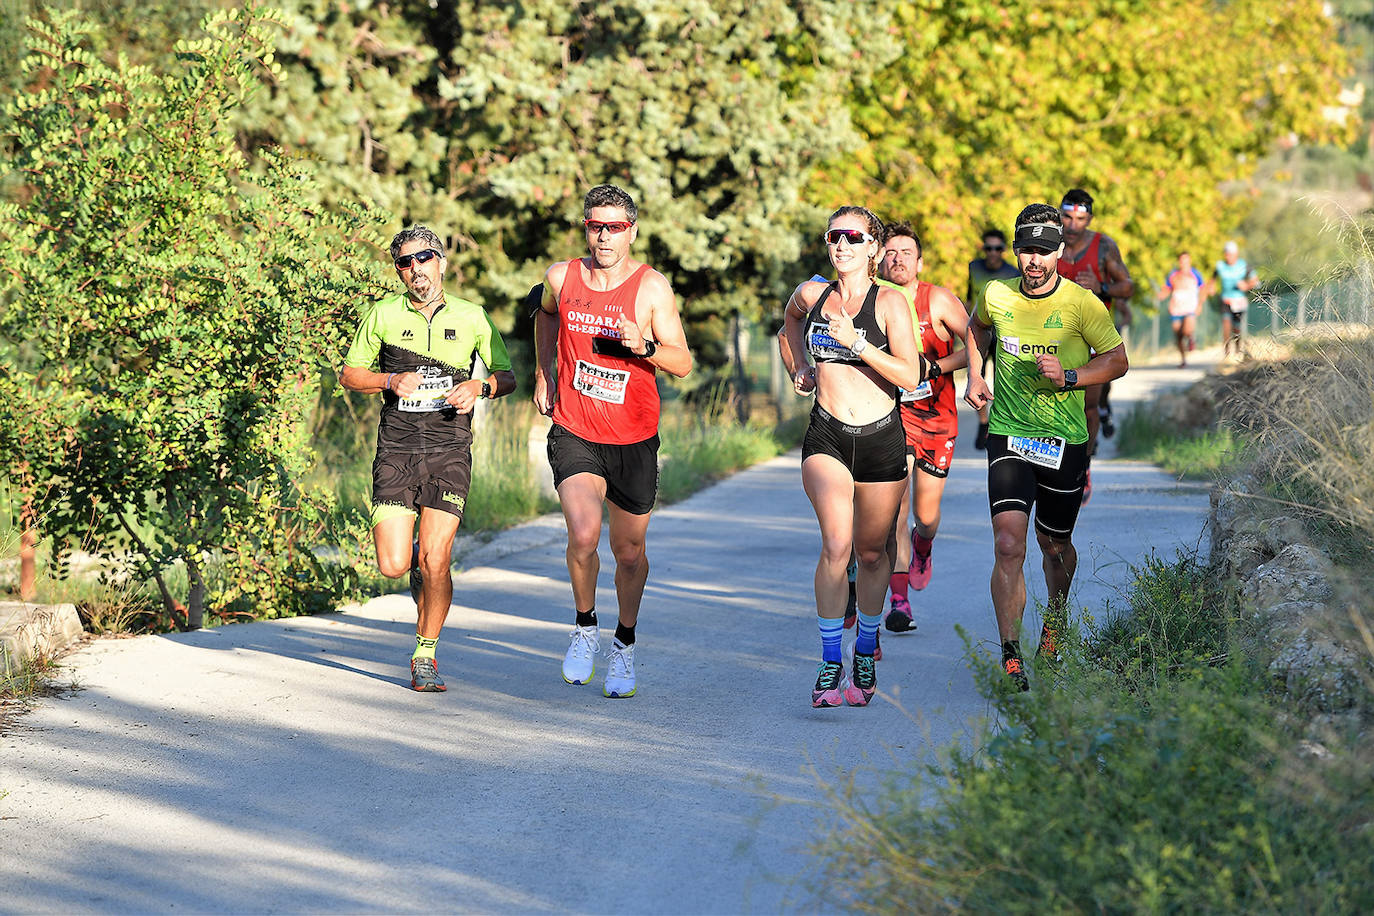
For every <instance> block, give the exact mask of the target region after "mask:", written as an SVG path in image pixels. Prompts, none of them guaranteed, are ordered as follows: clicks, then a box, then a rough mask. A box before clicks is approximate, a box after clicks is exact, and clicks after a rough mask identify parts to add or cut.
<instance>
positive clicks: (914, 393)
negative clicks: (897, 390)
mask: <svg viewBox="0 0 1374 916" xmlns="http://www.w3.org/2000/svg"><path fill="white" fill-rule="evenodd" d="M928 397H930V380H929V379H926V380H925V381H924V382H922V383H921V384H919V385H917V386H916V387H915V388H913V389H911V390H910V391H907V390H906V389H905V388H903V389H902V402H903V403H904V404H909V403H911V402H912V401H924V400H925V399H926V398H928Z"/></svg>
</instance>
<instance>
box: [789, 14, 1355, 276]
mask: <svg viewBox="0 0 1374 916" xmlns="http://www.w3.org/2000/svg"><path fill="white" fill-rule="evenodd" d="M890 7H891V9H892V10H893V15H894V19H895V20H896V22H897V23H898V27H899V30H900V36H901V39H902V43H903V54H902V56H901V57H900V58H899V59H898V60H896V61H895V62H893V63H892V64H891V65H890V66H889V67H887V68H886V69H885V70H884V71H883V72H882V73H881V74H879V76H878V77H877V78H876V79H875V80H874V82H873V84H872V86H871V88H868V89H860V90H859V91H858V92H857V93H856V94H855V123H856V125H857V126H858V127H859V129H860V130H861V131H862V132H863V134H864V135H865V137H866V138H867V141H868V142H867V144H866V146H865V147H864V148H863V149H862V151H861V154H860V155H859V156H858V157H854V156H846V157H844V158H841V159H837V160H834V161H833V162H832V163H830V164H829V165H828V166H827V167H826V168H825V170H824V181H823V182H822V183H821V184H820V185H818V187H817V189H816V192H815V194H814V199H816V200H818V201H821V202H825V203H831V202H837V201H839V200H842V199H855V198H857V199H860V200H867V201H870V202H871V203H872V204H873V206H874V207H875V208H876V209H878V211H879V213H880V214H881V215H885V216H892V217H898V218H909V219H912V220H913V221H914V222H915V224H917V225H918V226H919V228H920V229H921V231H922V232H923V236H924V239H923V240H924V241H926V243H927V254H926V258H927V263H928V265H929V267H930V268H931V275H932V277H933V278H934V279H936V281H937V282H944V283H947V284H953V285H954V286H955V288H956V289H957V288H959V286H961V285H962V280H963V265H964V264H965V263H966V262H967V261H968V259H969V258H970V257H971V255H972V253H973V251H974V248H975V247H976V245H977V241H978V236H979V234H980V232H981V230H982V229H983V227H984V226H998V227H1001V228H1003V229H1004V230H1009V229H1010V228H1011V226H1010V224H1011V222H1012V220H1013V218H1014V217H1015V215H1016V213H1017V212H1018V211H1019V210H1020V208H1021V207H1022V206H1023V205H1024V204H1026V203H1030V202H1032V201H1048V202H1050V203H1052V204H1057V203H1058V202H1059V199H1060V197H1061V196H1062V194H1063V193H1064V191H1065V190H1067V189H1069V188H1071V187H1083V188H1085V189H1087V190H1088V191H1089V193H1091V194H1093V195H1094V197H1095V198H1096V199H1097V202H1098V205H1099V206H1098V208H1097V213H1098V216H1097V218H1096V220H1095V221H1094V228H1097V229H1101V230H1103V231H1106V232H1108V233H1109V234H1110V235H1112V236H1113V237H1115V238H1116V239H1117V240H1118V241H1119V242H1120V243H1121V246H1122V248H1123V250H1124V252H1125V254H1126V257H1127V263H1128V265H1129V266H1131V267H1132V269H1133V271H1134V272H1135V273H1136V274H1137V275H1143V276H1146V277H1149V276H1154V275H1155V274H1160V275H1162V272H1163V270H1164V268H1165V265H1166V264H1168V263H1169V262H1170V261H1172V259H1173V258H1174V256H1176V254H1177V253H1178V251H1179V250H1180V247H1181V246H1191V247H1193V248H1194V249H1201V250H1204V251H1211V250H1219V248H1220V245H1221V242H1222V241H1223V240H1224V238H1225V237H1226V235H1227V233H1228V232H1229V231H1230V230H1232V229H1233V228H1234V226H1235V225H1236V223H1237V222H1238V219H1239V217H1240V216H1241V215H1242V214H1243V212H1244V211H1245V209H1246V207H1247V205H1248V201H1247V199H1246V198H1245V197H1244V196H1241V197H1228V196H1227V194H1226V193H1225V192H1224V191H1223V185H1224V184H1225V183H1226V182H1231V181H1234V180H1236V179H1239V178H1243V177H1245V176H1247V175H1248V174H1249V172H1250V170H1251V168H1252V167H1253V164H1254V163H1255V162H1256V161H1257V160H1258V158H1259V157H1260V156H1261V155H1263V154H1264V153H1265V152H1267V151H1268V150H1269V149H1271V148H1272V146H1273V144H1274V142H1275V140H1276V139H1278V138H1280V137H1283V136H1286V135H1288V134H1290V133H1291V134H1292V135H1293V136H1295V137H1297V138H1302V139H1305V140H1332V139H1342V138H1344V137H1345V132H1344V130H1343V129H1342V128H1340V127H1338V126H1337V125H1334V124H1330V123H1327V122H1324V121H1323V120H1322V118H1321V109H1320V106H1321V105H1322V104H1323V103H1325V102H1328V101H1330V100H1331V99H1333V98H1334V97H1335V94H1336V92H1337V90H1338V88H1339V85H1338V78H1339V77H1340V76H1341V75H1342V74H1343V73H1344V72H1345V68H1346V60H1345V55H1344V53H1343V51H1342V50H1341V48H1340V46H1339V45H1338V44H1337V43H1336V41H1335V37H1336V33H1335V25H1334V23H1333V22H1332V20H1331V19H1330V18H1328V17H1327V16H1326V15H1325V13H1324V12H1323V8H1322V4H1321V3H1320V2H1319V0H1285V2H1282V3H1274V2H1272V0H1229V2H1225V3H1216V2H1213V0H1013V2H1000V0H999V2H993V0H897V2H893V3H891V4H890ZM1142 285H1143V284H1142Z"/></svg>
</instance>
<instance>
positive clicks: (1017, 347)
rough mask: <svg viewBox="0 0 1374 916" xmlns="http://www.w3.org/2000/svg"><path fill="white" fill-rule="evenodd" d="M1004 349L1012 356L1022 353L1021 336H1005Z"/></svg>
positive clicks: (1003, 340) (1003, 339)
mask: <svg viewBox="0 0 1374 916" xmlns="http://www.w3.org/2000/svg"><path fill="white" fill-rule="evenodd" d="M1002 349H1003V350H1004V351H1006V352H1007V353H1010V354H1011V355H1012V356H1019V355H1020V354H1021V338H1019V337H1003V338H1002Z"/></svg>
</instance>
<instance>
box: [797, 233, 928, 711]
mask: <svg viewBox="0 0 1374 916" xmlns="http://www.w3.org/2000/svg"><path fill="white" fill-rule="evenodd" d="M882 236H883V224H882V221H881V220H879V219H878V217H876V216H874V215H873V214H872V213H871V212H869V211H868V210H866V209H865V208H863V207H841V208H840V209H838V210H836V211H835V213H834V214H833V215H832V216H831V217H830V223H829V225H828V227H827V229H826V233H825V243H826V251H827V252H829V254H830V263H831V266H833V267H834V268H835V272H836V274H837V279H836V280H835V281H834V282H832V283H822V282H817V281H810V280H808V281H807V282H805V283H803V284H801V285H800V286H798V287H797V289H796V291H795V292H793V293H792V297H791V298H790V299H789V300H788V302H787V309H786V321H785V326H784V327H785V332H786V339H787V346H788V348H789V350H790V355H791V357H792V358H791V359H790V360H789V361H788V362H789V364H790V365H793V366H796V367H797V372H796V374H795V375H794V376H793V385H794V386H795V388H796V391H797V393H798V394H803V395H804V394H809V393H811V392H812V391H815V393H816V406H815V407H814V408H813V409H812V411H811V423H810V425H809V426H808V427H807V430H806V438H805V439H804V440H803V442H802V485H803V486H804V487H805V488H806V495H807V496H808V497H810V499H811V505H812V506H813V507H814V508H815V510H816V518H817V520H818V521H819V522H820V526H821V557H820V561H819V562H818V563H817V564H816V615H817V617H816V619H817V624H818V626H819V627H820V631H821V653H822V654H821V666H820V669H819V671H818V672H817V675H816V686H815V688H814V689H813V690H812V691H811V705H812V706H840V705H842V704H843V703H844V702H845V701H846V700H847V701H848V702H849V704H850V705H851V706H864V705H867V703H868V701H869V699H870V698H871V697H872V696H873V691H874V690H875V689H876V687H877V683H878V681H877V670H876V666H875V660H876V659H875V650H876V648H877V633H878V624H879V622H880V621H881V620H882V610H883V601H884V599H885V598H886V596H887V585H888V579H889V577H890V576H891V574H892V569H891V564H890V562H889V560H888V558H887V552H886V545H887V535H888V530H889V529H890V528H891V526H892V520H893V519H894V518H895V517H896V515H897V506H898V505H899V504H900V503H901V501H902V493H903V483H904V481H905V479H906V439H905V436H904V434H903V432H902V423H901V420H900V419H899V416H898V413H897V388H898V387H899V386H900V387H904V388H915V387H916V386H917V385H918V384H920V382H921V379H922V378H923V377H924V376H925V372H926V366H925V358H924V357H923V356H922V355H921V350H920V346H919V345H918V344H917V343H916V336H915V333H914V331H913V330H912V327H911V311H910V309H908V308H907V304H906V299H905V298H903V296H902V294H901V293H899V292H898V291H897V290H895V289H889V288H887V287H880V286H878V285H877V284H875V283H874V282H873V279H874V276H875V275H876V274H877V267H878V258H879V256H880V254H881V252H882ZM851 551H852V552H853V553H854V555H855V556H856V557H857V559H858V564H859V574H858V583H857V589H858V600H859V621H858V623H859V633H858V639H857V640H856V642H855V647H854V665H853V669H852V672H851V676H850V677H849V678H848V682H847V683H846V679H845V676H844V664H843V662H842V659H841V654H840V644H841V641H842V637H843V633H844V609H845V604H846V603H847V598H848V592H849V586H848V576H847V575H846V572H845V568H846V567H847V566H848V565H849V557H850V553H851Z"/></svg>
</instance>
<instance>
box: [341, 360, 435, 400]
mask: <svg viewBox="0 0 1374 916" xmlns="http://www.w3.org/2000/svg"><path fill="white" fill-rule="evenodd" d="M339 384H340V385H342V386H344V387H345V388H347V389H348V390H349V391H361V392H362V393H363V394H378V393H379V392H382V391H394V392H396V393H397V394H399V395H400V396H401V397H403V398H404V397H409V396H410V395H412V394H414V393H415V389H417V388H419V387H420V374H419V373H418V372H373V371H372V370H371V369H360V368H358V367H357V366H344V368H343V371H342V372H340V373H339Z"/></svg>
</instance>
